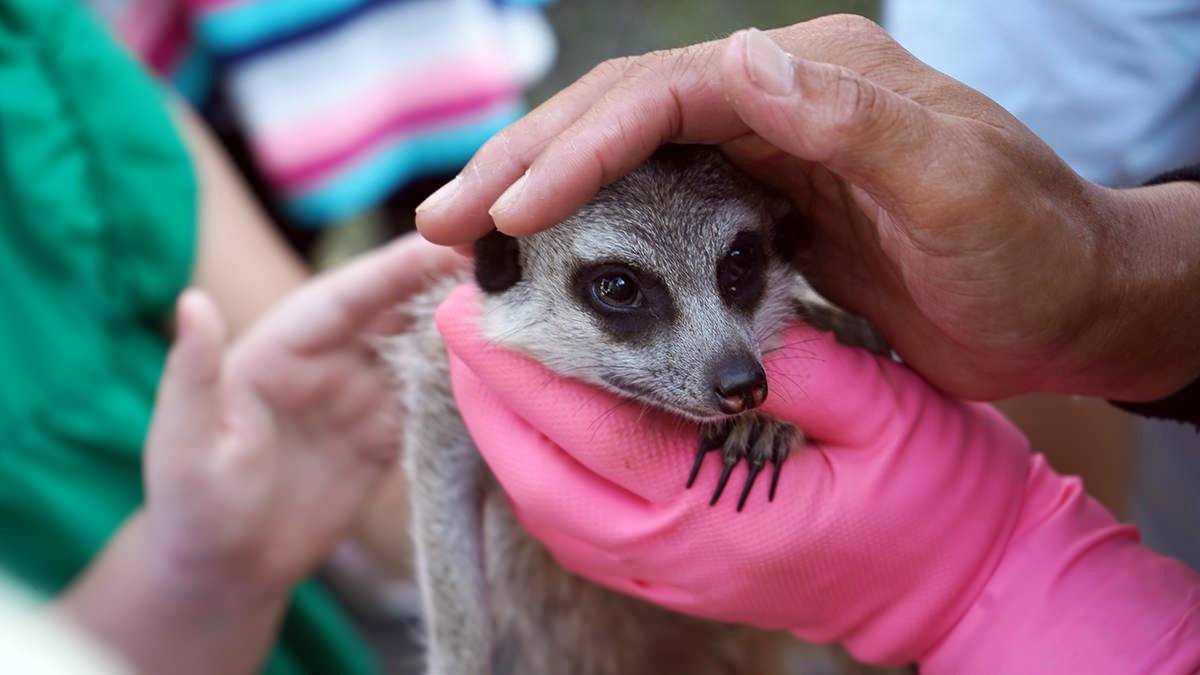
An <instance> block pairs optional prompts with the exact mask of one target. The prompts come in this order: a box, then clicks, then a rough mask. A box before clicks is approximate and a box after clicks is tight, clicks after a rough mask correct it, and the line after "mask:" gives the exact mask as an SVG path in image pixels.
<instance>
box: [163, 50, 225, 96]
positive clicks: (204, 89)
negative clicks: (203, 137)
mask: <svg viewBox="0 0 1200 675" xmlns="http://www.w3.org/2000/svg"><path fill="white" fill-rule="evenodd" d="M215 77H216V73H215V71H214V68H213V62H212V56H211V55H210V54H208V53H207V52H205V51H204V50H203V49H201V48H199V47H197V46H196V45H195V44H192V45H191V47H189V48H188V52H187V56H185V57H184V58H183V60H182V61H180V62H179V65H177V66H176V67H175V72H173V73H171V84H172V86H174V87H175V91H178V92H179V94H180V95H181V96H183V97H184V98H185V99H187V101H188V102H189V103H191V104H192V105H193V106H196V107H199V106H201V105H202V104H203V103H204V101H205V99H207V98H208V94H209V92H211V91H212V88H213V83H214V81H215Z"/></svg>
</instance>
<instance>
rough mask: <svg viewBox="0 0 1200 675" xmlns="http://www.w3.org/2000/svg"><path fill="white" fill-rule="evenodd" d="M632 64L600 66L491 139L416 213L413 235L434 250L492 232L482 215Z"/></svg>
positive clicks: (489, 221) (615, 62)
mask: <svg viewBox="0 0 1200 675" xmlns="http://www.w3.org/2000/svg"><path fill="white" fill-rule="evenodd" d="M630 60H631V59H614V60H611V61H605V62H604V63H601V64H600V65H598V66H596V67H595V68H593V69H592V70H591V71H589V72H588V73H587V74H586V75H584V76H583V77H582V78H580V79H579V80H577V81H576V82H575V83H574V84H572V85H570V86H569V87H567V88H566V89H564V90H562V91H560V92H559V93H557V94H555V95H554V96H553V97H551V98H550V99H549V100H548V101H546V102H545V103H543V104H541V105H539V106H538V107H537V108H535V109H534V110H533V111H532V112H530V113H529V114H528V115H526V116H524V117H522V118H521V119H520V120H518V121H516V122H514V123H513V124H512V125H510V126H509V127H508V128H506V129H504V130H503V131H501V132H500V133H498V134H496V135H495V136H493V137H492V138H491V139H490V140H489V141H488V142H487V143H485V144H484V145H483V147H481V148H480V149H479V151H478V152H476V153H475V156H474V157H473V158H472V159H471V161H470V162H468V163H467V165H466V166H465V167H464V168H463V170H462V171H460V172H459V174H458V176H456V177H455V178H454V180H452V181H450V182H449V183H447V184H446V185H445V186H443V187H442V188H441V189H439V190H438V191H437V192H435V193H434V194H433V195H431V196H430V198H429V199H427V200H425V201H424V202H422V203H421V205H420V206H418V207H417V214H416V221H417V229H418V230H419V231H420V232H421V235H422V236H424V237H425V238H426V239H428V240H429V241H432V242H434V243H437V244H466V243H469V242H471V241H473V240H475V239H477V238H479V237H481V236H483V235H485V234H487V233H488V232H489V231H490V230H491V229H492V228H493V224H492V219H491V217H490V216H489V215H488V214H487V210H488V208H489V207H491V205H492V203H493V202H495V201H496V199H497V198H498V197H499V196H500V194H501V193H502V192H504V190H505V189H506V188H507V187H508V186H509V185H511V184H512V183H513V182H514V181H515V180H517V179H518V178H520V177H521V175H522V174H523V173H525V170H526V169H527V168H529V165H530V164H532V163H533V159H534V158H535V157H536V156H537V155H538V153H540V152H541V151H542V148H544V147H545V146H546V144H547V143H549V142H550V141H551V140H553V139H554V138H555V137H557V136H558V134H560V133H562V131H563V130H564V129H566V128H567V127H569V126H570V125H571V124H572V123H574V122H575V120H577V119H578V118H579V116H580V115H582V114H583V113H584V112H585V111H586V110H587V109H588V108H590V107H591V106H592V104H593V103H595V101H596V100H597V99H599V98H600V97H602V96H603V95H604V94H605V92H607V91H608V90H609V88H610V87H611V86H612V85H613V83H614V82H616V81H617V80H619V79H620V78H621V77H623V76H624V74H625V69H626V67H627V66H628V64H629V62H630Z"/></svg>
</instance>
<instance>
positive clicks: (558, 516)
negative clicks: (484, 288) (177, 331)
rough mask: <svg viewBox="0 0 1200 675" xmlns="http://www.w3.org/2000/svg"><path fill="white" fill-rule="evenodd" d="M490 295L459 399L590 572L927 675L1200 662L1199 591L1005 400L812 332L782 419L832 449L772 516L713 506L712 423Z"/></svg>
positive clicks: (469, 319) (470, 324) (452, 344)
mask: <svg viewBox="0 0 1200 675" xmlns="http://www.w3.org/2000/svg"><path fill="white" fill-rule="evenodd" d="M476 293H477V291H475V290H474V289H470V288H466V287H464V288H460V289H458V290H457V291H456V292H455V293H454V294H453V295H452V296H451V297H450V299H449V300H447V301H446V303H445V304H444V305H443V306H442V307H441V309H440V310H439V312H438V326H439V329H440V330H441V332H442V335H443V337H444V338H445V340H446V343H447V345H448V348H449V350H450V355H451V372H452V377H453V382H454V389H455V395H456V398H457V400H458V403H459V407H460V409H461V410H462V412H463V415H464V418H465V420H466V422H467V426H468V427H469V428H470V430H471V433H472V435H473V436H474V437H475V440H476V441H477V443H478V445H479V448H480V450H481V452H482V453H483V455H484V457H485V459H486V460H487V462H488V465H489V466H490V467H491V468H492V470H493V472H494V473H495V474H496V476H497V478H498V479H499V481H500V482H501V484H502V485H503V486H504V488H505V490H506V491H507V492H508V493H509V495H510V497H511V500H512V503H513V506H514V508H515V510H516V512H517V515H518V517H519V518H520V519H521V522H522V523H523V524H524V525H525V526H526V528H528V529H529V531H530V532H531V533H533V534H534V536H536V537H537V538H538V539H540V540H541V541H542V542H543V543H544V544H545V545H546V546H547V547H548V548H549V549H550V551H551V552H552V553H553V554H554V556H555V557H556V558H557V559H558V560H559V561H560V562H561V563H562V564H563V565H564V566H565V567H567V568H568V569H570V570H572V571H574V572H576V573H577V574H579V575H581V576H584V577H586V578H589V579H591V580H593V581H595V582H597V583H600V584H603V585H605V586H608V587H610V588H613V589H616V590H618V591H622V592H625V593H629V594H632V595H635V596H638V597H641V598H644V599H646V600H648V601H651V602H655V603H658V604H661V605H664V606H666V607H669V608H672V609H675V610H678V611H681V612H686V613H689V614H694V615H697V616H702V617H706V618H711V619H717V620H722V621H732V622H744V623H750V624H754V625H758V626H763V627H769V628H786V629H789V630H791V631H793V632H794V633H795V634H796V635H798V636H799V637H801V638H804V639H806V640H810V641H815V642H841V643H844V644H845V645H846V646H847V647H848V648H849V649H850V651H851V652H852V653H854V654H855V655H856V656H857V657H858V658H860V659H862V660H864V661H868V662H874V663H902V662H912V661H920V662H922V665H923V668H924V672H933V673H938V672H945V673H973V672H978V673H989V674H993V673H1022V674H1029V673H1043V672H1044V673H1074V672H1088V673H1104V672H1113V673H1135V672H1147V673H1149V672H1154V673H1169V672H1181V673H1190V672H1193V670H1194V669H1195V668H1196V667H1197V665H1200V618H1198V616H1197V610H1196V606H1197V601H1198V595H1200V578H1198V577H1197V575H1196V574H1195V573H1194V572H1192V571H1191V570H1189V569H1188V568H1186V567H1185V566H1183V565H1182V564H1180V563H1178V562H1175V561H1171V560H1168V559H1165V558H1161V557H1158V556H1155V555H1153V554H1151V553H1149V552H1148V551H1145V550H1143V549H1141V548H1140V547H1138V545H1137V539H1136V534H1135V533H1134V532H1133V531H1132V530H1131V529H1129V528H1126V527H1122V526H1119V525H1118V524H1117V523H1116V522H1115V521H1114V520H1113V519H1112V517H1111V516H1109V515H1108V513H1107V512H1105V511H1104V510H1103V508H1101V507H1100V506H1098V505H1097V504H1096V503H1095V502H1094V501H1092V500H1091V499H1089V498H1087V497H1086V496H1085V495H1083V493H1082V492H1081V490H1080V488H1079V484H1078V481H1077V480H1076V479H1065V478H1062V477H1060V476H1058V475H1056V474H1054V473H1053V472H1052V471H1051V470H1050V469H1049V468H1047V466H1046V465H1045V463H1044V461H1043V460H1042V458H1041V457H1040V456H1033V455H1030V454H1029V451H1028V447H1027V442H1026V441H1025V439H1024V438H1023V437H1022V436H1021V435H1020V433H1019V432H1017V431H1016V430H1015V429H1014V428H1013V427H1012V426H1011V425H1010V424H1009V423H1008V422H1007V421H1005V420H1004V419H1003V418H1002V417H1001V416H1000V415H999V414H998V413H996V412H995V411H993V410H992V409H991V408H989V407H987V406H982V405H976V404H966V403H962V402H959V401H956V400H952V399H948V398H946V397H944V396H942V395H941V394H939V393H937V392H936V391H935V390H933V389H932V388H930V387H929V386H928V385H927V384H926V383H925V382H924V381H923V380H921V379H920V378H919V377H917V376H916V375H914V374H912V373H911V372H909V371H908V370H906V369H905V368H903V367H901V366H899V365H897V364H895V363H892V362H890V361H887V360H885V359H880V358H877V357H874V356H872V355H870V354H868V353H866V352H863V351H860V350H854V349H849V348H846V347H842V346H840V345H838V344H836V343H835V342H834V341H833V340H832V338H831V337H830V336H828V335H827V334H823V333H818V332H816V331H814V330H812V329H811V328H808V327H805V326H797V327H794V328H793V329H791V330H790V331H789V332H788V333H787V335H786V336H785V337H784V340H785V341H786V342H787V343H790V344H796V345H803V351H802V352H798V351H796V350H782V351H779V352H776V354H781V355H782V357H781V358H776V359H773V360H772V359H768V361H767V363H766V364H765V365H766V370H767V373H768V379H769V389H770V392H771V395H770V397H769V399H768V400H767V402H766V404H765V406H764V409H765V412H767V413H769V414H771V415H772V416H775V417H777V418H779V419H782V420H786V421H789V422H792V423H794V424H796V425H797V426H798V427H800V428H801V429H803V430H805V432H806V433H807V434H808V436H809V437H810V438H812V439H820V440H819V441H813V442H811V443H810V444H809V445H808V446H806V447H804V448H796V449H794V451H793V453H792V456H791V458H790V459H789V460H788V461H787V462H786V464H785V466H784V468H783V471H782V476H781V479H780V484H779V488H778V493H777V496H776V498H775V501H774V502H772V503H768V501H767V496H766V490H765V486H761V487H763V488H764V489H755V490H754V491H753V492H752V494H751V496H750V499H749V501H748V502H747V504H746V508H745V510H744V511H743V512H742V513H737V512H735V510H734V503H733V500H728V501H725V502H721V503H719V504H718V505H717V506H716V507H711V508H710V507H709V506H708V503H707V500H708V497H709V496H710V495H711V492H712V489H711V488H712V486H714V485H715V483H716V480H717V476H718V474H719V471H720V466H719V464H720V463H719V462H717V461H710V462H706V464H705V467H704V469H703V471H702V472H701V475H700V478H699V480H698V481H697V486H696V488H695V489H692V490H687V489H685V488H684V482H685V479H686V476H687V473H688V470H689V468H690V465H691V462H692V458H693V456H694V453H695V451H696V448H697V444H698V433H697V430H696V429H695V427H693V426H691V425H681V424H679V423H678V421H677V420H676V419H675V418H672V417H669V416H667V415H661V414H655V413H652V412H651V413H644V412H643V411H641V410H640V409H639V407H637V406H619V405H618V404H619V399H617V398H616V397H613V396H611V395H609V394H607V393H605V392H601V391H597V390H596V389H594V388H592V387H588V386H585V385H582V384H580V383H577V382H573V381H569V380H564V379H561V378H556V377H555V376H554V375H552V374H550V373H548V372H547V371H546V370H545V369H543V368H542V367H540V366H539V365H537V364H535V363H533V362H531V361H530V360H528V359H526V358H523V357H521V356H519V355H516V354H512V353H509V352H504V351H502V350H499V349H497V348H495V347H493V346H491V345H489V344H487V343H486V341H484V339H483V338H482V337H481V336H480V335H479V332H478V329H477V326H476V323H477V322H476V319H477V317H478V309H477V305H476ZM800 355H803V358H799V357H798V356H800ZM745 472H746V469H745V468H744V465H742V466H739V467H738V469H737V470H736V471H735V476H734V478H733V479H732V480H733V481H735V482H733V483H732V484H733V485H738V484H739V483H740V482H741V480H744V478H745Z"/></svg>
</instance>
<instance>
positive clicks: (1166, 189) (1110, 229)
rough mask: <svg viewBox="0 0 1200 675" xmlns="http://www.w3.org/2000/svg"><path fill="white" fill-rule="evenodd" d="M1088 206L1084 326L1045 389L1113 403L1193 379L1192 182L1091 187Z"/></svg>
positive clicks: (1196, 310)
mask: <svg viewBox="0 0 1200 675" xmlns="http://www.w3.org/2000/svg"><path fill="white" fill-rule="evenodd" d="M1094 204H1095V205H1097V206H1096V208H1093V209H1090V210H1089V215H1088V217H1089V218H1090V219H1091V220H1092V222H1091V223H1089V224H1088V226H1087V230H1088V231H1089V232H1090V233H1091V234H1092V239H1093V241H1094V242H1095V244H1096V246H1095V248H1096V255H1095V256H1093V257H1092V264H1094V265H1095V266H1096V268H1097V269H1095V270H1094V274H1093V277H1092V278H1094V279H1095V280H1096V283H1095V284H1094V287H1093V288H1090V289H1088V290H1087V291H1086V293H1085V296H1086V297H1084V298H1082V299H1081V300H1080V301H1079V302H1078V303H1076V304H1077V306H1078V307H1081V308H1083V309H1082V311H1081V312H1080V314H1081V316H1082V317H1083V319H1084V324H1085V325H1086V329H1084V330H1081V331H1080V332H1079V336H1078V338H1077V339H1076V340H1075V341H1074V342H1073V344H1072V345H1071V347H1070V348H1069V349H1067V350H1065V352H1066V353H1069V354H1070V356H1069V357H1067V358H1066V359H1062V360H1061V361H1060V363H1059V368H1058V370H1059V376H1058V377H1057V378H1055V381H1054V383H1053V388H1054V389H1055V390H1057V391H1062V392H1064V393H1075V394H1091V395H1096V396H1102V397H1104V398H1108V399H1115V400H1122V401H1150V400H1155V399H1159V398H1163V397H1166V396H1169V395H1171V394H1173V393H1174V392H1176V391H1178V390H1179V389H1181V388H1183V387H1185V386H1187V385H1188V384H1189V383H1191V382H1192V381H1194V380H1195V379H1196V378H1197V377H1200V347H1198V346H1197V344H1196V342H1195V340H1194V336H1195V335H1197V334H1198V333H1200V293H1198V291H1197V289H1200V227H1197V223H1198V222H1200V183H1194V182H1174V183H1165V184H1162V185H1154V186H1150V187H1142V188H1133V189H1125V190H1113V189H1100V190H1099V193H1098V196H1097V198H1096V200H1095V202H1094Z"/></svg>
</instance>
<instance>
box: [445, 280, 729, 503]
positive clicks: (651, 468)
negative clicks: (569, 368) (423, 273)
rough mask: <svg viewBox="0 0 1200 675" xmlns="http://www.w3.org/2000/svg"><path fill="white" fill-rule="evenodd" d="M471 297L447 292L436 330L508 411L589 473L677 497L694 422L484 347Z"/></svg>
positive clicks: (695, 436)
mask: <svg viewBox="0 0 1200 675" xmlns="http://www.w3.org/2000/svg"><path fill="white" fill-rule="evenodd" d="M477 297H478V291H476V290H474V289H473V288H471V287H467V286H464V287H462V288H459V289H457V290H456V291H455V292H454V293H452V294H451V296H450V297H449V298H448V299H447V300H446V301H445V302H444V303H443V304H442V306H441V307H439V308H438V313H437V317H436V319H437V324H438V330H439V331H441V334H442V337H443V339H444V340H445V342H446V347H447V349H448V350H449V351H450V352H451V353H452V354H454V355H455V356H456V357H457V358H459V359H461V360H462V362H463V363H464V364H465V365H466V366H467V367H468V368H469V369H470V371H471V372H472V373H474V375H475V376H476V377H478V378H479V379H480V380H481V381H482V382H483V383H484V384H485V385H486V387H487V389H488V390H490V391H491V392H492V393H493V394H494V395H495V397H496V399H498V400H499V401H501V402H502V403H503V405H504V407H505V408H506V409H507V410H510V411H511V412H512V413H513V414H515V415H516V416H517V417H518V418H520V419H521V420H522V421H523V423H524V424H526V425H528V426H530V427H532V428H534V429H536V430H538V431H539V432H541V433H542V434H544V435H545V436H546V438H548V439H549V441H550V442H552V443H553V444H555V445H556V446H558V447H560V448H563V450H564V451H565V452H566V453H567V454H568V455H569V456H570V457H572V458H573V459H574V461H577V462H579V463H581V464H583V465H584V466H585V467H586V468H587V469H588V470H589V471H591V472H593V473H596V474H599V475H600V476H601V477H603V478H604V479H606V480H608V481H609V482H611V483H613V484H615V485H617V486H619V487H620V488H622V489H624V490H627V491H629V492H632V493H634V494H636V495H638V496H639V497H641V498H642V499H645V500H648V501H651V502H654V503H659V504H662V503H667V502H671V501H674V500H676V499H677V498H678V497H679V495H680V494H681V493H683V491H684V485H685V482H686V479H687V475H688V470H689V469H690V467H691V463H692V458H693V456H694V455H695V452H696V449H697V447H698V444H699V439H700V435H699V430H698V429H697V427H696V426H695V425H694V424H691V423H686V422H683V421H682V420H680V419H678V418H676V417H674V416H671V415H667V414H665V413H661V412H657V411H653V410H645V409H644V407H643V406H641V405H639V404H637V403H635V402H634V401H632V400H629V399H623V398H620V397H617V396H614V395H612V394H610V393H608V392H605V391H601V390H599V389H597V388H595V387H592V386H589V385H586V384H584V383H582V382H578V381H575V380H568V379H565V378H561V377H558V376H556V375H554V374H553V373H551V372H550V371H548V370H546V369H545V368H543V367H542V366H541V365H539V364H537V363H535V362H533V361H532V360H530V359H528V358H526V357H524V356H521V355H518V354H515V353H513V352H509V351H507V350H504V349H500V348H498V347H496V346H495V345H493V344H490V343H489V342H488V341H487V339H486V338H485V337H484V336H483V335H482V334H481V333H480V330H479V327H478V325H479V310H478V307H477V303H476V298H477ZM712 470H714V471H715V470H716V469H715V467H713V468H712ZM708 478H709V477H708V476H707V475H706V479H708ZM712 480H714V481H715V478H712ZM697 499H699V497H697Z"/></svg>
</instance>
